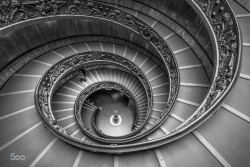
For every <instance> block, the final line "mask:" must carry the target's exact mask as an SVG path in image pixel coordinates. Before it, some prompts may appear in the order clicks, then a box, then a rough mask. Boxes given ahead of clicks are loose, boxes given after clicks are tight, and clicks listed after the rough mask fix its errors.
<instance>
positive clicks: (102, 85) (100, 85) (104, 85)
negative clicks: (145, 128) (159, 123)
mask: <svg viewBox="0 0 250 167" xmlns="http://www.w3.org/2000/svg"><path fill="white" fill-rule="evenodd" d="M100 89H115V90H118V91H121V92H123V93H124V94H125V95H126V96H127V97H128V98H129V99H130V100H131V101H132V104H133V105H134V106H135V107H136V108H137V103H136V99H135V97H134V95H133V94H132V93H131V92H130V91H129V90H128V89H126V88H125V87H124V86H122V85H120V84H118V83H116V82H110V81H103V82H97V83H94V84H92V85H90V86H88V87H87V88H85V89H84V90H83V91H82V92H81V93H80V94H79V95H78V97H77V99H76V101H75V106H74V112H75V117H76V120H77V122H78V123H79V125H80V127H81V129H82V130H83V131H84V132H85V133H86V134H87V135H90V136H91V137H93V135H95V134H94V133H89V131H88V130H87V127H86V125H85V124H84V122H83V121H82V117H81V112H82V105H83V103H84V102H85V100H86V99H87V98H88V96H90V95H91V94H93V93H94V92H96V91H98V90H100ZM136 112H137V115H138V114H139V112H140V111H139V110H138V109H136ZM93 116H94V113H93V115H92V117H93ZM144 121H146V116H145V119H144V120H143V122H144ZM92 123H93V119H92ZM135 124H136V122H135ZM93 127H94V130H95V131H96V133H97V134H98V135H99V136H101V137H105V138H110V139H112V138H113V139H115V138H117V137H112V136H108V135H105V134H102V133H100V132H99V130H98V129H97V127H96V126H95V125H93ZM134 133H135V131H133V133H131V134H128V135H125V136H119V137H118V138H125V137H128V136H131V135H132V134H134ZM96 137H98V136H96ZM97 139H98V138H97ZM100 141H103V140H102V139H100ZM109 142H112V141H109Z"/></svg>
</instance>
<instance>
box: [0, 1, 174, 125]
mask: <svg viewBox="0 0 250 167" xmlns="http://www.w3.org/2000/svg"><path fill="white" fill-rule="evenodd" d="M57 15H83V16H90V17H96V18H101V19H106V20H109V21H112V22H116V23H119V24H121V25H123V26H125V27H127V28H129V29H132V30H133V31H135V32H136V33H138V34H140V35H141V36H142V37H144V38H145V39H147V40H148V42H150V43H151V44H152V45H153V46H154V47H155V48H156V49H157V50H158V51H159V53H160V54H161V56H162V59H163V61H164V63H165V65H166V68H167V70H168V73H169V80H170V91H169V97H168V102H167V105H166V108H165V109H164V112H163V113H164V114H163V115H162V116H163V117H165V118H166V116H167V114H168V113H169V111H170V110H171V108H172V106H173V104H174V101H175V99H176V97H177V93H178V89H179V71H178V66H177V63H176V60H175V58H174V56H173V54H172V53H171V51H170V49H169V47H168V45H167V44H166V42H165V41H164V40H163V39H162V38H161V36H160V35H159V34H158V33H157V32H156V31H155V30H153V29H152V28H151V27H150V26H148V25H147V24H146V23H144V22H142V21H141V20H140V19H138V18H136V17H135V16H132V15H130V14H129V13H127V12H125V11H123V10H121V9H118V8H115V7H113V6H109V5H106V4H103V3H100V2H95V1H86V0H82V1H80V0H36V1H34V0H31V1H28V0H23V1H21V0H6V1H3V2H2V3H1V4H0V27H5V26H8V25H11V24H14V23H17V22H21V21H25V20H29V19H33V18H39V17H47V16H57ZM162 120H163V119H162ZM160 122H161V121H159V123H160ZM157 124H158V123H157Z"/></svg>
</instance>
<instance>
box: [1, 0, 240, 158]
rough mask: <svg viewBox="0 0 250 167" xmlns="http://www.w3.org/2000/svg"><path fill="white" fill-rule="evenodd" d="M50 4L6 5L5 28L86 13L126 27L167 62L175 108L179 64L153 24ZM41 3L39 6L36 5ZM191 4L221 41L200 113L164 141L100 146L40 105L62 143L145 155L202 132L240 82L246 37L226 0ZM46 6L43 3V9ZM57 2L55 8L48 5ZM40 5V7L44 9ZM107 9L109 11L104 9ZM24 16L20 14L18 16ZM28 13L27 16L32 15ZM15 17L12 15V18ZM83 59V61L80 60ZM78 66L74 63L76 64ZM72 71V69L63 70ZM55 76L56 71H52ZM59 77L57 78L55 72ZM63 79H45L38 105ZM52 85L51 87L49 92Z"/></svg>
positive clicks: (76, 5)
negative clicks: (73, 134)
mask: <svg viewBox="0 0 250 167" xmlns="http://www.w3.org/2000/svg"><path fill="white" fill-rule="evenodd" d="M47 2H52V1H29V2H23V3H21V2H18V3H15V4H10V3H5V4H4V6H3V5H2V6H1V8H3V10H1V12H2V11H5V8H11V9H12V8H14V9H16V10H6V11H7V12H5V13H7V14H9V16H8V15H6V16H7V17H6V18H7V19H5V20H3V19H2V20H3V21H2V20H1V22H3V23H4V24H3V26H7V25H11V24H14V23H16V22H19V21H24V20H27V19H29V18H34V17H44V16H49V15H65V14H66V15H67V14H70V15H86V16H91V17H99V18H103V19H107V20H110V21H113V22H116V23H119V24H122V25H124V26H126V27H128V28H130V29H132V30H133V31H135V32H137V33H139V34H141V35H142V36H143V37H144V38H146V39H147V40H148V41H149V42H150V43H151V44H152V45H153V46H154V47H155V48H156V49H157V50H158V51H159V53H160V54H161V55H162V58H163V60H164V62H165V64H166V67H167V69H168V72H169V77H170V87H171V89H170V94H169V100H168V102H167V103H168V105H167V107H166V109H165V111H170V109H171V108H172V106H173V103H174V101H175V99H176V95H177V92H178V87H179V73H178V68H177V65H176V61H175V59H174V58H173V56H172V54H171V51H170V49H169V48H168V47H167V45H166V43H165V42H164V41H163V39H161V38H160V37H159V35H158V34H157V33H155V31H154V30H152V29H151V28H150V27H149V26H147V25H145V24H144V23H143V22H141V21H140V20H139V19H137V18H135V17H134V16H131V15H129V14H128V13H126V12H124V11H122V10H118V9H116V8H115V7H111V6H108V5H104V4H101V3H97V2H88V1H84V2H79V1H74V2H72V1H70V2H69V1H68V2H67V1H53V3H50V4H47ZM37 3H38V4H37ZM190 3H193V4H195V5H194V6H196V8H197V9H198V10H200V12H201V13H203V15H204V17H205V18H206V20H207V22H208V24H209V26H210V27H211V32H212V33H213V35H214V38H215V41H216V43H215V44H214V46H215V47H214V49H215V50H216V52H215V53H214V54H215V57H216V60H217V61H216V62H215V65H214V69H215V70H214V71H215V72H214V78H213V80H212V83H211V88H210V90H209V92H208V94H207V96H206V98H205V100H204V101H203V102H202V104H201V105H200V106H199V108H198V109H197V110H196V112H195V113H194V114H193V115H192V116H191V117H189V118H188V119H187V120H186V121H185V122H184V123H183V124H181V125H180V126H179V127H178V128H176V129H174V130H173V131H171V133H170V134H169V135H166V136H164V137H161V138H157V139H154V140H151V141H147V142H141V143H136V144H124V145H112V146H108V145H98V144H86V143H83V142H80V141H78V140H75V139H69V138H68V137H67V135H68V134H67V132H64V131H63V130H62V129H61V128H60V127H58V126H57V124H56V121H55V119H54V117H53V115H51V114H50V113H49V110H50V109H49V106H50V105H39V103H37V106H38V107H37V108H38V110H39V111H40V107H43V112H44V114H45V116H43V117H44V118H48V121H47V123H48V124H50V125H51V126H52V127H53V130H58V131H60V132H62V133H63V134H64V133H65V135H62V136H60V138H62V139H63V140H65V141H67V142H68V143H70V144H73V145H75V146H78V147H81V148H85V149H88V150H94V151H100V152H107V153H123V152H132V151H140V150H145V149H150V148H154V147H158V146H161V145H163V144H166V143H168V142H171V141H173V140H176V139H178V138H180V137H182V136H184V135H185V134H187V133H189V132H190V131H192V130H194V129H195V128H197V127H198V126H199V125H200V124H201V123H202V122H204V121H205V120H207V119H208V118H209V117H210V116H211V115H212V114H213V113H214V112H215V111H216V107H218V106H219V104H220V103H221V102H222V100H223V99H224V98H225V97H226V94H227V93H228V92H229V91H230V89H231V88H232V86H233V84H234V83H235V81H236V78H237V75H238V72H239V67H240V60H241V37H240V34H239V31H240V30H239V27H238V24H237V21H236V19H235V16H234V14H233V12H232V11H231V9H230V7H229V5H228V4H227V2H226V1H225V0H216V1H211V0H194V1H190ZM34 4H36V6H38V7H37V8H36V9H32V10H34V11H35V12H34V15H30V14H32V12H31V13H30V12H27V11H26V10H28V11H29V9H28V7H27V6H29V5H31V6H32V5H34ZM41 4H42V5H41ZM51 4H54V6H53V7H51V6H49V5H51ZM39 6H41V7H40V8H39ZM45 6H46V8H45ZM103 9H107V10H103ZM9 11H11V12H12V11H14V12H15V11H20V12H19V13H9ZM20 13H23V14H22V15H21V16H22V17H20V16H17V14H20ZM27 14H28V15H27ZM10 16H11V17H10ZM76 61H78V60H76ZM72 63H73V64H74V63H75V62H74V61H72ZM63 68H67V67H63ZM52 73H53V72H52ZM55 77H57V76H56V74H55ZM57 79H60V78H59V77H58V78H56V79H55V78H53V77H52V78H46V77H45V78H43V79H42V80H41V81H40V84H41V85H42V87H40V88H41V89H39V90H38V89H37V90H36V95H37V94H39V93H41V94H44V96H43V97H39V98H37V99H36V101H41V102H44V104H50V101H49V100H48V99H47V98H46V97H47V96H49V95H50V93H52V91H53V89H51V88H50V84H51V83H50V82H48V81H50V80H51V81H54V80H57ZM48 87H49V88H48ZM165 113H166V114H164V115H163V118H162V119H161V121H162V120H164V118H166V116H167V114H168V113H169V112H165ZM159 126H160V121H159V122H158V124H157V125H156V126H154V127H153V128H151V129H150V130H149V131H147V132H145V134H144V135H146V134H149V133H150V132H152V131H153V130H155V129H156V128H158V127H159Z"/></svg>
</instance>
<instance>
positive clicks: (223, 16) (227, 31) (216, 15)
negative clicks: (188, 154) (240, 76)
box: [172, 0, 240, 133]
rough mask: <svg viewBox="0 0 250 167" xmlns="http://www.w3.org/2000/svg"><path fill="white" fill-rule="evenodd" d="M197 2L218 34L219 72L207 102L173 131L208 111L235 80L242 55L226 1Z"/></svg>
mask: <svg viewBox="0 0 250 167" xmlns="http://www.w3.org/2000/svg"><path fill="white" fill-rule="evenodd" d="M195 3H197V4H198V5H199V6H200V7H201V9H202V11H203V12H204V14H205V15H206V16H207V18H208V20H209V21H210V23H211V25H212V27H213V31H214V33H215V35H216V39H217V43H218V49H219V62H218V74H217V76H216V78H215V82H214V83H213V85H212V87H211V89H210V91H209V94H208V96H207V98H206V101H205V104H204V105H203V106H202V107H201V109H200V110H198V111H197V112H196V114H195V115H194V116H193V117H192V118H191V119H190V120H189V121H187V122H186V123H185V124H184V125H183V126H180V127H178V128H177V129H174V130H173V131H172V133H176V132H178V131H179V130H181V129H184V128H186V127H187V126H189V125H190V124H192V123H194V122H195V121H196V120H197V119H199V118H200V117H201V116H203V115H204V114H205V113H207V111H208V109H209V108H210V107H211V106H213V104H214V103H216V102H217V99H218V98H219V97H221V95H223V94H224V93H225V92H226V91H227V89H228V87H229V85H230V84H231V82H232V81H233V77H235V75H236V69H237V66H236V64H237V62H238V61H239V57H240V55H238V53H239V46H238V43H239V38H238V37H239V35H238V34H237V32H238V31H237V25H236V21H235V20H234V17H233V14H232V13H231V12H230V11H229V10H228V8H226V7H225V6H226V4H225V2H223V1H222V0H216V1H211V0H195ZM226 9H227V10H226Z"/></svg>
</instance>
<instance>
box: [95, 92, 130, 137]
mask: <svg viewBox="0 0 250 167" xmlns="http://www.w3.org/2000/svg"><path fill="white" fill-rule="evenodd" d="M91 98H92V100H93V102H94V104H95V105H96V106H98V107H102V110H101V111H100V113H99V116H98V118H97V121H96V122H97V127H98V128H99V129H100V130H101V131H102V133H104V134H106V135H110V136H123V135H126V134H129V133H131V127H132V125H133V122H134V118H133V114H132V113H131V111H130V110H129V107H128V99H127V97H126V96H125V95H123V94H122V93H121V92H114V91H100V92H96V93H95V94H93V95H92V96H91ZM114 110H117V111H118V112H119V116H120V117H121V118H122V122H121V124H120V125H119V126H113V125H112V124H111V122H110V118H111V117H112V115H113V112H114Z"/></svg>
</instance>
